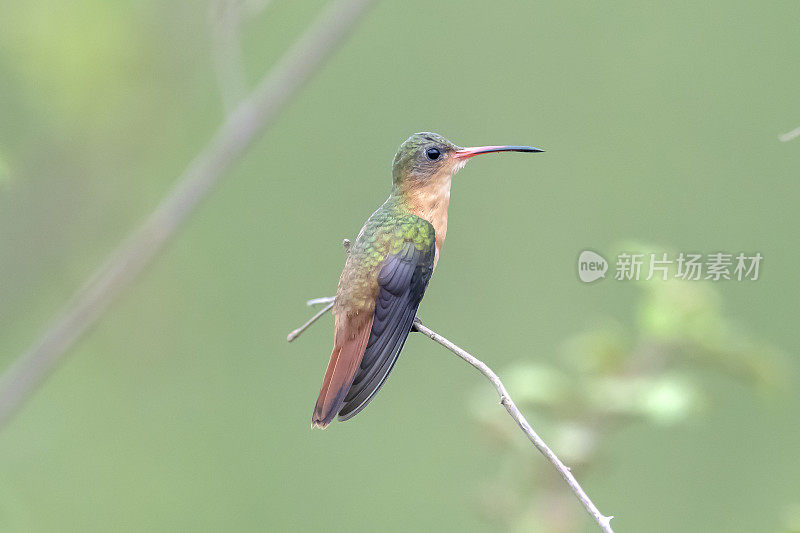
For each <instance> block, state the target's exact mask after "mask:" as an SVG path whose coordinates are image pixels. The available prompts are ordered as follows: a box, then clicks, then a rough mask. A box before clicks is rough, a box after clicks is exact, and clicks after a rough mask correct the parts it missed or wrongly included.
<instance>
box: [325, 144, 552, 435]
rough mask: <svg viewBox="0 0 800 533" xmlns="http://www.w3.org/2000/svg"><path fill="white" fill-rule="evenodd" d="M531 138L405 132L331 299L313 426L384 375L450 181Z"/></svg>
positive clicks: (431, 251) (431, 254)
mask: <svg viewBox="0 0 800 533" xmlns="http://www.w3.org/2000/svg"><path fill="white" fill-rule="evenodd" d="M542 151H543V150H540V149H538V148H533V147H532V146H510V145H504V146H499V145H498V146H476V147H472V148H462V147H460V146H457V145H455V144H453V143H452V142H450V141H448V140H447V139H445V138H444V137H442V136H441V135H439V134H437V133H430V132H421V133H415V134H414V135H412V136H411V137H409V138H408V139H406V140H405V141H404V142H403V144H401V145H400V148H399V149H398V150H397V153H396V154H395V156H394V161H393V163H392V192H391V194H390V195H389V198H388V199H387V200H386V201H385V202H384V203H383V205H381V206H380V207H379V208H378V209H377V210H376V211H375V212H374V213H372V215H371V216H370V217H369V219H367V221H366V223H365V224H364V226H363V227H362V228H361V232H360V233H359V234H358V237H357V238H356V240H355V242H354V243H353V244H352V245H351V247H350V249H349V251H348V255H347V260H346V261H345V266H344V270H342V275H341V277H340V278H339V285H338V289H337V291H336V298H335V300H334V304H333V316H334V341H333V351H332V352H331V358H330V361H329V362H328V368H327V370H326V371H325V377H324V379H323V381H322V388H321V389H320V391H319V397H318V399H317V404H316V406H315V407H314V414H313V417H312V419H311V427H312V428H313V427H315V426H316V427H319V428H321V429H325V428H326V427H327V426H328V424H330V423H331V421H332V420H333V419H334V417H336V416H337V415H338V417H339V420H341V421H345V420H349V419H350V418H352V417H354V416H355V415H357V414H358V413H360V412H361V410H363V409H364V407H366V406H367V404H368V403H369V402H370V400H372V398H373V397H374V396H375V394H376V393H377V392H378V391H379V390H380V388H381V387H382V386H383V384H384V383H385V382H386V378H387V377H388V376H389V373H390V372H391V371H392V368H393V367H394V364H395V362H396V361H397V357H398V356H399V355H400V351H401V350H402V349H403V345H404V344H405V341H406V338H407V337H408V334H409V333H410V332H411V329H412V326H413V321H414V317H415V316H416V314H417V308H418V307H419V304H420V301H421V300H422V296H423V295H424V294H425V289H426V288H427V286H428V281H430V279H431V275H432V274H433V271H434V269H435V268H436V264H437V262H438V261H439V253H440V251H441V249H442V245H443V244H444V239H445V236H446V235H447V208H448V206H449V204H450V181H451V178H452V176H453V175H454V174H455V173H456V172H458V171H459V170H461V169H462V168H463V167H464V165H466V164H467V161H469V159H470V158H471V157H473V156H476V155H479V154H488V153H493V152H542Z"/></svg>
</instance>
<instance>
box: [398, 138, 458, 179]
mask: <svg viewBox="0 0 800 533" xmlns="http://www.w3.org/2000/svg"><path fill="white" fill-rule="evenodd" d="M458 149H459V147H458V146H456V145H455V144H453V143H451V142H450V141H448V140H447V139H445V138H444V137H442V136H441V135H439V134H438V133H431V132H427V131H424V132H421V133H415V134H414V135H412V136H411V137H409V138H408V139H406V140H405V141H404V142H403V144H401V145H400V148H398V149H397V153H396V154H395V156H394V163H393V164H392V175H393V177H394V183H395V185H401V184H406V185H411V184H414V183H416V184H419V185H422V184H423V183H425V182H426V181H428V180H430V179H431V178H433V177H435V176H437V175H440V174H444V173H446V174H448V175H452V174H453V173H455V172H456V171H458V168H461V166H463V164H462V165H458V164H457V162H456V161H455V160H454V159H453V154H454V153H455V152H456V151H457V150H458ZM455 166H458V168H453V167H455ZM451 169H452V170H451Z"/></svg>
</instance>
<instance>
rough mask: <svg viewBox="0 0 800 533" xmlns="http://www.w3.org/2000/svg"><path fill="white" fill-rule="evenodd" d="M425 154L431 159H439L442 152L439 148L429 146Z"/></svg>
mask: <svg viewBox="0 0 800 533" xmlns="http://www.w3.org/2000/svg"><path fill="white" fill-rule="evenodd" d="M425 155H426V156H428V159H430V160H431V161H436V160H437V159H439V156H440V155H442V153H441V152H440V151H439V149H438V148H428V149H427V150H425Z"/></svg>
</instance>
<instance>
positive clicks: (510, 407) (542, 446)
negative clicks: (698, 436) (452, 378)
mask: <svg viewBox="0 0 800 533" xmlns="http://www.w3.org/2000/svg"><path fill="white" fill-rule="evenodd" d="M310 302H320V303H321V302H330V305H329V307H326V308H325V309H323V310H322V311H320V312H319V313H317V314H316V315H314V318H312V319H311V320H309V321H308V322H306V324H304V325H303V326H302V327H300V328H298V329H296V330H294V331H293V332H292V333H290V334H289V335H290V337H291V338H289V339H288V340H289V341H290V342H291V341H293V340H294V339H296V338H297V337H299V336H300V334H301V333H302V332H303V331H305V330H306V329H308V327H309V326H310V325H311V324H313V323H314V321H316V319H318V318H319V317H320V316H321V315H322V314H323V313H325V312H326V311H327V310H328V309H329V308H330V307H333V298H317V299H315V300H309V302H308V303H310ZM414 330H416V331H419V332H420V333H422V334H423V335H425V336H426V337H428V338H429V339H431V340H432V341H434V342H436V343H438V344H441V345H442V346H444V347H445V348H447V349H448V350H450V351H451V352H453V353H454V354H456V355H457V356H459V357H460V358H461V359H463V360H464V361H466V362H467V363H469V364H470V365H472V366H473V367H475V368H476V369H478V371H479V372H480V373H481V374H483V375H484V376H486V378H488V379H489V381H491V382H492V385H494V388H495V389H496V390H497V394H499V395H500V403H501V404H502V405H503V407H505V408H506V411H508V414H509V415H510V416H511V418H513V419H514V421H515V422H516V423H517V425H518V426H519V427H520V429H521V430H522V431H523V433H525V435H527V437H528V439H529V440H530V441H531V442H532V443H533V445H534V446H536V449H537V450H539V451H540V452H541V453H542V455H544V456H545V457H546V458H547V460H548V461H550V463H552V465H553V466H554V467H555V468H556V470H558V473H559V474H561V477H562V478H564V481H566V482H567V485H569V488H570V489H571V490H572V492H574V493H575V496H577V498H578V500H580V502H581V504H582V505H583V507H584V508H585V509H586V511H587V512H588V513H589V514H590V515H591V516H592V518H593V519H594V521H595V522H597V525H598V526H600V529H602V530H603V531H605V532H606V533H613V530H612V529H611V519H612V518H614V517H613V516H606V515H604V514H603V513H601V512H600V510H599V509H598V508H597V506H596V505H595V504H594V502H592V500H591V498H589V495H588V494H586V492H585V491H584V490H583V488H582V487H581V485H580V483H578V480H577V479H575V476H574V475H572V471H571V470H570V468H569V467H568V466H566V465H565V464H564V463H562V462H561V459H559V458H558V456H557V455H556V454H555V453H554V452H553V450H551V449H550V447H549V446H547V444H546V443H545V442H544V440H542V438H541V437H540V436H539V435H538V434H537V433H536V431H534V430H533V428H532V427H531V425H530V424H529V423H528V421H527V420H526V419H525V416H523V414H522V413H521V412H520V410H519V408H517V405H516V404H515V403H514V400H512V399H511V396H510V395H509V394H508V391H507V390H506V388H505V386H504V385H503V382H502V381H500V378H499V377H498V376H497V374H495V373H494V371H492V369H491V368H489V367H488V366H487V365H486V363H484V362H483V361H481V360H480V359H478V358H477V357H475V356H474V355H471V354H470V353H469V352H467V351H466V350H464V349H463V348H460V347H459V346H457V345H456V344H455V343H453V342H452V341H450V340H448V339H446V338H444V337H442V336H441V335H439V334H438V333H436V332H435V331H433V330H432V329H430V328H428V327H427V326H425V325H424V324H423V323H422V321H420V319H419V318H416V317H415V318H414Z"/></svg>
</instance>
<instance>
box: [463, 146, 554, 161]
mask: <svg viewBox="0 0 800 533" xmlns="http://www.w3.org/2000/svg"><path fill="white" fill-rule="evenodd" d="M492 152H544V150H540V149H538V148H534V147H533V146H511V145H499V146H472V147H470V148H461V149H459V150H456V152H455V153H454V154H453V157H454V158H456V159H469V158H470V157H472V156H476V155H478V154H489V153H492Z"/></svg>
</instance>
